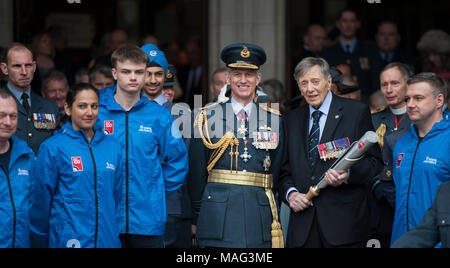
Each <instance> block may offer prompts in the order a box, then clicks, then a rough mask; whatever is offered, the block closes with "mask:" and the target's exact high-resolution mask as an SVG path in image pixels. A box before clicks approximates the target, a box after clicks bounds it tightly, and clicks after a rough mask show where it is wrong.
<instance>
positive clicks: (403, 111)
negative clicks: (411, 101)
mask: <svg viewBox="0 0 450 268" xmlns="http://www.w3.org/2000/svg"><path fill="white" fill-rule="evenodd" d="M389 108H390V107H389ZM390 109H391V112H392V113H393V114H394V115H402V114H406V105H405V107H403V108H400V109H393V108H390Z"/></svg>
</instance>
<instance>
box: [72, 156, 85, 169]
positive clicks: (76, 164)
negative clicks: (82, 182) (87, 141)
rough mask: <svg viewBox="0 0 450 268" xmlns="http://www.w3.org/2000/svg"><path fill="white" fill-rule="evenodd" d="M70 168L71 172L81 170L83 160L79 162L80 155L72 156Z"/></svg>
mask: <svg viewBox="0 0 450 268" xmlns="http://www.w3.org/2000/svg"><path fill="white" fill-rule="evenodd" d="M72 169H73V172H80V171H83V162H81V157H79V156H77V157H72Z"/></svg>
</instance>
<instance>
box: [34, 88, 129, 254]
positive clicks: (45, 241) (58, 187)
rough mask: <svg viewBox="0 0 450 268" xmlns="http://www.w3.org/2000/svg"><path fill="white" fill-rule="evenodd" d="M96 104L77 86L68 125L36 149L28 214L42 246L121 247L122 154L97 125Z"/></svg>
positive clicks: (94, 96) (71, 96)
mask: <svg viewBox="0 0 450 268" xmlns="http://www.w3.org/2000/svg"><path fill="white" fill-rule="evenodd" d="M98 101H99V98H98V92H97V91H96V90H95V89H94V88H92V87H91V86H90V85H87V84H81V85H78V86H76V87H75V88H74V89H73V90H72V91H71V92H69V94H68V96H67V102H66V105H65V111H66V114H67V115H68V116H70V119H71V120H70V121H71V122H68V123H66V124H65V125H64V126H63V127H62V129H61V130H60V131H59V132H58V133H56V135H55V136H53V137H51V138H50V139H48V140H47V141H45V142H44V143H43V144H42V145H41V147H40V149H39V152H38V156H37V160H36V165H35V167H34V168H33V170H32V172H31V176H32V180H33V196H34V198H33V204H32V208H31V212H30V213H31V232H32V238H33V239H34V240H35V241H36V242H37V243H38V244H39V245H40V246H43V247H52V248H53V247H57V248H64V247H82V248H100V247H102V248H103V247H106V248H113V247H120V240H119V231H118V223H117V219H116V211H117V210H120V208H119V207H118V206H119V204H120V203H121V202H120V199H121V198H122V194H123V193H122V191H123V189H122V184H123V181H122V177H121V165H122V159H121V157H120V151H121V150H120V147H119V145H118V144H117V143H116V142H115V141H114V140H113V139H112V138H110V137H107V136H106V135H105V134H104V133H103V131H102V128H101V127H102V126H100V125H99V124H96V122H97V116H98V107H99V104H98Z"/></svg>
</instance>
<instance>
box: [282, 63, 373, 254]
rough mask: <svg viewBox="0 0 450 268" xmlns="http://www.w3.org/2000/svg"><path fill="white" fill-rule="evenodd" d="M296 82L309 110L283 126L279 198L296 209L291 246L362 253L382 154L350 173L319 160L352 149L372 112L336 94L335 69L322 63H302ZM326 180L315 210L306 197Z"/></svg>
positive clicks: (291, 116)
mask: <svg viewBox="0 0 450 268" xmlns="http://www.w3.org/2000/svg"><path fill="white" fill-rule="evenodd" d="M295 77H296V79H297V82H298V85H299V88H300V91H301V93H302V95H303V97H304V98H305V100H306V102H307V103H308V104H309V105H305V106H302V107H300V108H298V109H296V110H294V111H292V112H291V113H290V114H288V115H287V116H286V118H285V120H283V122H284V130H285V136H284V138H285V143H284V156H283V163H282V168H281V175H280V188H281V191H280V193H281V196H282V197H283V198H284V201H285V202H286V203H288V204H289V206H290V208H291V218H290V222H289V230H288V235H287V246H288V247H305V248H309V247H314V248H317V247H327V248H332V247H363V246H364V245H365V242H366V240H367V235H368V230H367V229H368V217H369V212H368V203H367V179H368V178H371V177H373V176H374V175H375V174H377V172H379V170H380V169H381V160H380V151H379V148H378V147H376V146H375V147H372V148H371V149H370V150H369V151H368V153H367V154H366V155H365V156H364V157H363V158H362V159H361V160H360V161H359V162H358V163H356V164H355V165H354V166H353V167H352V168H351V169H350V170H347V171H335V170H329V168H330V166H331V165H332V164H333V162H334V161H330V160H328V161H325V160H320V159H319V155H321V156H324V153H325V152H324V151H323V150H319V149H318V148H320V147H321V146H318V145H319V144H326V143H329V142H333V141H337V143H338V144H345V142H342V141H347V146H349V145H350V143H352V142H355V141H358V140H359V139H360V138H361V137H362V136H363V135H364V134H365V133H366V132H367V131H370V130H373V126H372V120H371V118H370V112H369V107H368V106H366V105H365V104H363V103H361V102H358V101H355V100H349V99H343V98H340V97H338V96H335V95H334V94H332V93H331V91H330V88H331V75H330V67H329V65H328V63H327V62H326V61H325V60H324V59H322V58H306V59H304V60H303V61H301V62H300V63H299V64H298V65H297V67H296V69H295ZM344 147H345V146H344ZM331 153H332V152H331ZM330 155H332V154H329V155H328V156H330ZM324 159H325V158H324ZM327 170H329V171H327ZM323 174H326V175H325V179H326V181H327V183H328V185H329V186H330V187H328V188H326V189H324V190H323V191H322V192H321V194H320V195H319V196H318V197H317V198H316V199H314V200H313V202H314V204H313V202H312V201H310V200H308V199H307V198H306V196H305V193H307V192H308V190H309V189H310V187H311V186H314V185H316V184H317V183H318V182H319V180H318V179H319V178H320V177H321V176H322V175H323Z"/></svg>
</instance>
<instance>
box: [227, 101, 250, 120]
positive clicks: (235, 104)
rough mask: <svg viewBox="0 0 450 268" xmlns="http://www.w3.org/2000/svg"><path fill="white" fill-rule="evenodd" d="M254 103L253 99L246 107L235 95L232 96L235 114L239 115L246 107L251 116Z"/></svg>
mask: <svg viewBox="0 0 450 268" xmlns="http://www.w3.org/2000/svg"><path fill="white" fill-rule="evenodd" d="M253 105H254V103H253V101H252V102H250V103H249V104H247V105H246V106H245V107H243V106H242V104H240V103H239V102H237V101H236V100H235V99H234V98H233V97H231V106H232V107H233V112H234V114H235V115H238V114H239V112H240V111H241V110H242V109H244V110H245V112H246V113H247V115H248V117H249V118H250V116H251V113H252V107H253Z"/></svg>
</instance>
